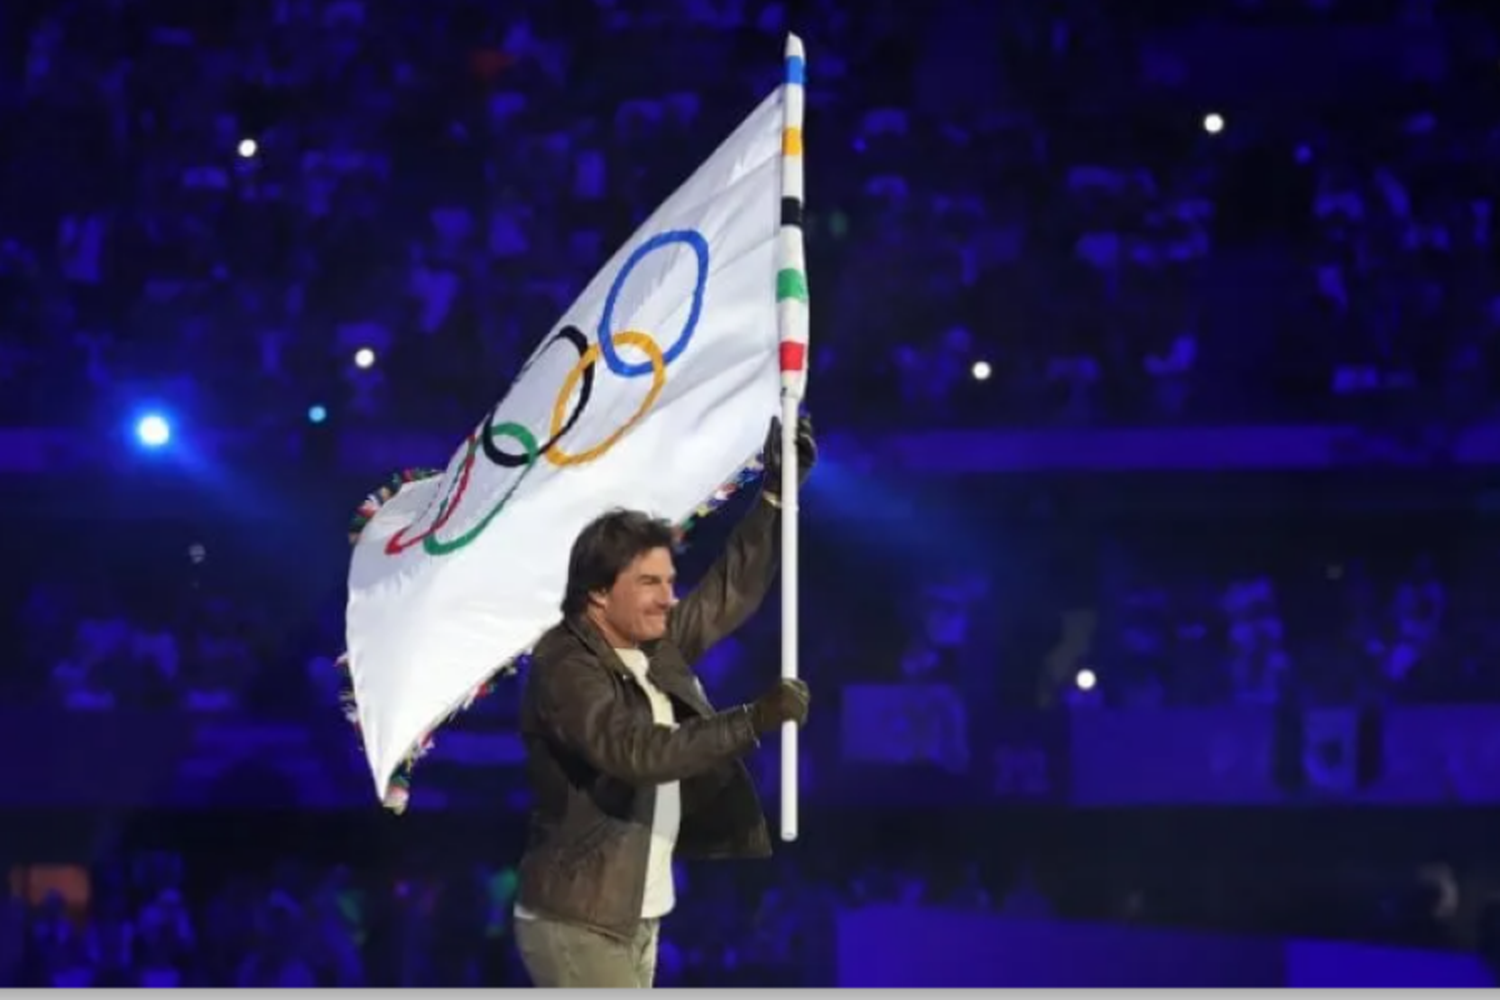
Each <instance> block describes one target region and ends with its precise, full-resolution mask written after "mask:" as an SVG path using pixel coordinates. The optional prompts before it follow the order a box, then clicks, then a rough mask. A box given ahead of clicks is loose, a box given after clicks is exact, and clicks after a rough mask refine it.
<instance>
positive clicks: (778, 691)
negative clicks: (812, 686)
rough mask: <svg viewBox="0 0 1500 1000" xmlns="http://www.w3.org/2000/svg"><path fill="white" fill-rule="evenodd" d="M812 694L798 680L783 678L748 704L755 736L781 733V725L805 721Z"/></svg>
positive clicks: (798, 723)
mask: <svg viewBox="0 0 1500 1000" xmlns="http://www.w3.org/2000/svg"><path fill="white" fill-rule="evenodd" d="M811 701H812V694H811V693H809V692H808V690H807V685H806V684H804V683H802V682H801V681H800V680H788V679H787V678H785V677H783V678H782V679H781V680H779V681H777V682H776V685H775V686H774V687H773V688H771V690H769V691H767V692H766V693H765V694H763V695H761V696H760V697H759V698H757V699H755V701H753V702H751V703H750V724H751V725H752V726H754V727H755V732H756V734H757V735H760V736H765V735H767V734H769V733H779V732H781V726H782V723H786V722H795V723H796V724H797V725H799V726H800V725H802V724H803V723H805V722H806V721H807V706H808V704H809V703H810V702H811Z"/></svg>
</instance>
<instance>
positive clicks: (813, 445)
mask: <svg viewBox="0 0 1500 1000" xmlns="http://www.w3.org/2000/svg"><path fill="white" fill-rule="evenodd" d="M762 454H763V456H764V458H763V461H764V462H765V466H766V472H765V476H764V477H763V478H762V479H761V484H762V485H761V489H762V490H764V491H765V495H766V496H767V497H769V498H770V499H771V500H773V501H779V500H780V499H781V418H780V417H772V418H771V430H770V433H769V434H767V435H766V446H765V450H764V451H763V452H762ZM817 463H818V443H817V441H815V440H814V439H813V429H812V418H811V417H806V416H804V417H799V418H797V481H798V482H799V483H805V482H807V477H808V476H810V475H812V470H813V466H814V465H816V464H817Z"/></svg>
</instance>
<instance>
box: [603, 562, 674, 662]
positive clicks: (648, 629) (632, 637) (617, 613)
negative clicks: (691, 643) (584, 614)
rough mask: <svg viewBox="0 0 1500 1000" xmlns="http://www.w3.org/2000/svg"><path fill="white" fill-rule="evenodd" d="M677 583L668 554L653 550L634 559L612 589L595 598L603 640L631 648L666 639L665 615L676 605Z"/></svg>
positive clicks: (616, 579)
mask: <svg viewBox="0 0 1500 1000" xmlns="http://www.w3.org/2000/svg"><path fill="white" fill-rule="evenodd" d="M676 582H677V570H676V567H674V566H673V565H672V553H671V552H670V551H669V550H667V549H652V550H651V551H649V552H646V553H644V554H643V555H640V556H637V557H636V559H635V561H634V562H632V563H631V564H630V565H629V566H627V567H625V571H624V572H622V573H621V574H620V575H619V576H618V577H616V578H615V585H614V586H613V587H611V588H610V589H609V590H608V591H606V592H605V593H603V594H596V595H595V596H594V607H595V609H596V611H597V613H598V617H599V618H600V619H601V620H602V624H603V625H604V626H605V629H604V631H605V633H606V637H607V638H608V639H609V640H610V641H611V642H613V643H616V644H619V643H625V644H627V645H628V646H632V647H633V646H638V645H640V644H641V643H643V642H651V641H652V640H654V639H660V638H661V637H662V636H664V635H666V634H667V614H668V613H669V612H670V611H671V610H672V605H674V604H676V603H677V597H676V595H675V594H674V593H673V590H672V588H673V585H674V584H675V583H676Z"/></svg>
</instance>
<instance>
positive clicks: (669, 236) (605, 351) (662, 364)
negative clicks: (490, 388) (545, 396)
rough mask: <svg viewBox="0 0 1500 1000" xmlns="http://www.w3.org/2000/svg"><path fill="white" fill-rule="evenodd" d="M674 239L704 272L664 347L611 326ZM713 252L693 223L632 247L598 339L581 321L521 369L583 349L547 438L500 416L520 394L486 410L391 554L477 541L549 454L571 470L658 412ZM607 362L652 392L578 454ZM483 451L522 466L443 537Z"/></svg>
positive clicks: (691, 329) (435, 551) (390, 546)
mask: <svg viewBox="0 0 1500 1000" xmlns="http://www.w3.org/2000/svg"><path fill="white" fill-rule="evenodd" d="M674 243H682V244H685V245H687V246H688V247H690V248H692V250H693V255H694V258H695V263H696V273H695V276H694V279H693V292H692V299H691V302H690V304H689V308H688V315H687V319H686V320H684V322H683V324H682V330H681V331H680V332H679V333H678V335H677V339H676V341H675V342H673V344H672V345H671V347H669V348H668V349H667V350H665V351H663V350H662V348H661V345H660V344H658V343H657V342H656V340H655V339H654V338H653V337H652V336H651V335H650V334H647V333H643V332H641V331H639V330H622V331H620V332H619V333H615V332H614V331H612V330H611V329H610V327H611V325H612V323H613V322H614V313H615V306H616V305H617V304H618V302H619V298H620V295H621V293H622V291H623V290H624V287H625V282H626V280H627V279H628V278H629V277H630V274H631V272H632V271H633V270H634V269H635V266H636V265H637V264H639V263H640V262H641V261H642V260H644V259H645V257H646V256H647V255H648V254H651V253H653V252H654V251H657V250H661V249H664V248H666V247H670V246H671V245H672V244H674ZM709 256H710V255H709V247H708V241H707V240H706V239H705V238H704V237H703V234H701V233H699V232H697V231H696V230H690V229H674V230H669V231H667V232H663V233H658V234H657V235H655V236H653V237H651V238H650V239H648V240H646V241H645V242H644V243H642V244H641V245H640V246H638V247H636V248H635V249H634V250H633V251H631V253H630V255H629V256H628V257H627V258H626V259H625V263H624V265H623V266H622V267H621V268H620V270H619V273H617V274H616V275H615V278H614V281H613V282H612V283H611V285H610V288H609V292H608V294H607V295H606V296H605V300H604V308H603V310H602V311H601V313H600V317H599V337H598V341H597V342H596V343H593V344H590V343H589V342H588V341H587V339H586V338H585V336H584V334H583V333H582V331H580V330H579V329H578V328H577V327H574V326H565V327H563V328H562V329H561V330H559V331H558V332H557V333H556V334H555V335H554V336H553V337H552V338H551V339H549V340H547V341H546V342H545V343H544V344H543V345H542V347H541V349H540V350H538V351H537V352H536V353H535V354H534V355H533V356H532V359H531V361H529V362H527V364H526V365H525V366H524V367H523V368H522V369H521V373H520V375H521V376H524V375H525V373H526V372H527V371H528V370H529V369H530V368H531V367H532V365H533V364H535V363H536V360H537V359H538V358H540V357H541V355H542V354H543V353H544V352H546V351H547V350H548V349H550V348H551V347H553V346H555V345H556V344H558V343H559V342H566V343H567V344H569V345H570V346H571V347H572V348H573V349H574V350H575V351H577V352H578V362H577V364H575V365H574V366H573V368H572V369H571V370H570V371H569V372H568V374H567V376H566V377H565V378H564V379H563V383H562V386H561V388H560V389H559V390H558V394H557V397H556V399H555V400H554V402H553V405H552V415H551V421H550V427H549V430H548V439H547V441H546V442H545V443H541V442H538V440H537V437H536V435H535V434H534V433H533V432H532V431H530V430H529V429H528V428H526V427H524V426H522V425H520V424H518V423H514V422H510V421H504V422H499V423H497V422H496V421H497V419H498V418H499V416H500V411H501V409H502V408H503V407H504V405H505V402H506V400H508V399H510V398H511V396H512V395H513V393H508V394H507V395H506V397H505V398H504V399H501V400H500V402H499V403H496V404H495V406H494V407H493V408H492V409H491V410H490V411H489V413H488V414H486V415H485V419H484V422H483V423H482V424H481V425H480V426H479V427H477V428H476V429H475V430H474V431H473V432H472V433H470V434H469V436H468V437H467V438H465V440H464V443H463V444H462V445H461V446H460V447H459V449H458V451H456V452H455V453H454V455H453V458H452V459H450V460H449V462H448V470H449V471H448V473H447V475H446V477H445V484H446V488H445V489H444V490H443V491H442V494H441V498H440V499H435V500H434V501H432V502H429V504H428V505H427V507H426V509H424V510H423V511H422V513H421V514H420V515H418V516H417V517H416V518H414V519H413V520H412V522H411V523H410V524H408V525H406V526H404V527H402V528H401V529H400V530H399V531H397V532H396V533H395V534H394V535H393V536H392V537H391V538H390V539H389V540H388V541H387V542H386V545H385V551H386V554H387V555H392V556H394V555H400V554H401V553H402V552H404V551H406V550H407V549H409V548H411V547H413V546H415V545H417V544H421V546H422V549H423V551H424V552H426V553H427V554H428V555H430V556H443V555H447V554H449V553H452V552H456V551H458V550H459V549H462V548H464V547H465V546H467V545H469V544H470V543H471V542H473V541H474V539H476V538H478V537H479V535H480V534H482V533H483V532H484V531H485V529H486V528H488V527H489V526H490V523H491V522H492V521H494V519H495V518H496V517H497V516H498V515H499V514H500V512H501V511H502V510H504V509H505V507H506V505H507V504H508V503H509V502H510V499H511V497H513V496H514V495H515V493H516V491H517V490H518V489H520V488H521V484H522V483H524V482H525V481H526V479H527V477H529V476H530V475H531V474H532V472H534V471H535V470H536V468H537V467H538V464H539V460H540V459H541V458H542V457H544V456H545V457H546V459H547V461H548V462H550V463H552V465H554V466H556V467H558V468H567V467H570V466H577V465H584V464H587V463H589V462H593V461H596V460H597V459H599V458H602V457H603V456H604V455H605V454H606V453H607V452H609V450H610V449H612V448H613V447H614V446H615V445H617V444H619V442H620V440H621V439H622V438H624V437H625V435H626V434H627V433H629V432H630V430H631V429H632V428H633V427H635V426H636V425H637V424H638V423H640V422H641V420H642V419H644V418H645V416H646V415H647V414H648V413H650V412H651V408H652V407H653V406H654V405H656V401H657V399H658V398H659V397H660V396H661V393H662V391H663V390H664V389H665V388H666V384H667V367H668V366H669V365H670V364H671V363H672V362H673V361H674V360H676V358H677V357H678V356H679V355H681V354H682V352H683V351H685V350H687V348H688V345H689V344H691V343H692V340H693V336H694V334H695V333H696V332H697V329H698V323H699V321H700V319H701V318H702V314H703V299H704V293H705V290H706V288H707V285H708V269H709ZM619 344H623V345H625V346H627V347H633V348H635V349H637V350H639V351H640V352H641V353H643V354H644V355H645V356H646V360H645V361H641V362H636V363H627V362H625V361H624V360H623V359H622V358H621V357H620V352H619V347H618V346H617V345H619ZM601 360H602V361H603V362H604V363H605V364H606V365H607V366H608V368H609V370H610V371H611V372H613V373H614V374H616V375H619V376H620V377H622V378H636V377H638V376H641V375H645V374H648V373H649V374H650V376H651V387H650V389H649V390H647V392H646V397H645V399H644V400H642V402H641V404H640V405H639V406H638V407H637V408H636V410H635V412H634V413H633V414H632V415H631V416H630V418H629V419H628V420H626V421H625V423H623V424H622V425H620V426H619V427H618V428H616V429H615V430H614V431H613V432H612V433H610V434H609V436H607V437H606V438H604V440H602V441H600V442H599V443H598V444H595V445H593V446H591V447H589V448H587V449H585V450H583V451H580V452H578V453H576V454H573V453H570V452H567V451H565V450H564V449H563V447H562V441H563V439H564V438H566V437H567V436H568V435H569V434H571V433H572V432H573V430H574V429H575V428H576V427H577V425H578V422H579V421H580V420H581V419H582V418H583V415H584V413H585V412H586V411H587V410H588V407H589V404H590V402H591V401H593V392H594V382H595V376H596V374H597V373H596V371H595V366H596V365H597V364H598V363H599V362H600V361H601ZM575 390H576V391H577V392H578V401H577V403H575V404H573V406H572V409H571V412H570V410H569V405H568V404H569V401H570V399H571V398H572V395H573V393H574V391H575ZM502 437H503V438H509V439H510V440H511V441H513V442H515V444H516V445H517V446H518V447H519V449H520V451H521V453H520V454H515V453H512V452H508V451H505V450H503V449H502V448H501V447H500V444H499V442H498V441H497V438H502ZM480 451H483V452H484V457H485V458H486V459H487V460H488V461H489V462H490V463H491V464H493V465H495V466H497V467H498V468H502V469H516V470H520V471H519V473H518V474H517V475H516V476H515V478H514V481H513V482H511V483H510V485H509V486H507V487H505V489H504V494H503V495H502V496H501V497H500V498H499V499H497V500H496V501H494V504H493V506H492V507H491V508H490V509H489V510H488V511H487V512H486V513H485V514H484V516H483V517H481V518H479V520H478V521H476V522H475V523H473V524H472V525H471V526H470V527H469V528H467V529H466V530H465V531H463V532H462V533H461V534H459V535H457V536H456V537H453V538H449V539H443V538H439V537H438V535H439V533H440V532H441V531H442V530H443V529H444V528H445V527H446V526H447V525H448V523H449V521H450V520H452V518H453V515H454V513H455V512H456V511H457V510H458V508H459V506H460V505H461V504H462V503H463V501H464V498H465V497H466V496H467V495H468V491H469V487H470V485H471V484H472V482H473V474H474V463H475V459H476V458H477V457H478V455H479V453H480ZM460 456H462V457H460ZM455 463H456V464H455ZM434 505H435V506H436V513H435V515H434V516H433V519H432V523H431V524H429V525H428V526H427V527H426V528H424V529H421V530H419V531H417V532H416V534H414V535H411V536H410V537H408V532H409V531H411V530H413V529H415V526H416V525H418V524H420V523H422V521H423V520H424V519H426V517H427V515H428V514H429V513H431V512H432V511H433V509H434Z"/></svg>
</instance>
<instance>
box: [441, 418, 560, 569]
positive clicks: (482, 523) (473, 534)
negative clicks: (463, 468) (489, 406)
mask: <svg viewBox="0 0 1500 1000" xmlns="http://www.w3.org/2000/svg"><path fill="white" fill-rule="evenodd" d="M490 433H491V434H495V435H500V436H503V437H508V438H510V439H511V440H512V441H514V442H515V443H516V444H518V445H520V446H521V448H522V450H524V451H525V452H526V466H525V470H524V471H523V472H522V473H521V474H520V475H519V476H517V477H516V481H515V482H514V483H512V484H511V487H510V489H508V490H506V491H505V495H504V496H503V497H501V498H500V499H499V500H497V501H495V506H493V507H491V508H490V511H489V513H488V514H486V515H484V517H482V518H480V520H479V523H478V524H476V525H474V527H472V528H470V529H469V530H468V531H466V532H464V533H463V534H462V535H459V536H458V537H457V538H455V539H453V540H452V541H448V542H445V541H441V540H440V539H438V538H435V537H434V536H433V535H428V536H426V537H425V538H423V539H422V551H424V552H426V553H427V554H428V555H430V556H445V555H449V554H450V553H453V552H457V551H458V550H459V549H462V548H464V547H465V546H467V545H468V544H469V543H470V542H472V541H474V539H476V538H478V537H479V536H480V535H481V534H483V533H484V530H485V529H486V528H488V527H489V526H490V522H491V521H493V520H494V519H495V518H496V517H497V516H498V515H499V513H500V512H501V511H502V510H504V509H505V505H506V504H507V503H509V502H510V498H511V497H512V496H514V495H515V493H516V490H518V489H520V488H521V484H522V483H524V482H525V481H526V477H527V476H529V475H531V470H532V469H534V468H536V460H537V459H538V458H540V457H541V448H540V447H539V445H538V444H537V440H536V435H535V434H532V433H531V431H529V430H527V429H526V428H525V427H522V426H521V425H520V424H516V423H503V424H495V425H494V426H492V427H491V428H490ZM443 506H444V507H446V506H447V500H446V499H445V500H444V501H443ZM442 515H443V508H442V507H439V508H438V517H442Z"/></svg>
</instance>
